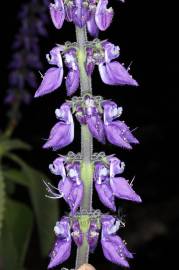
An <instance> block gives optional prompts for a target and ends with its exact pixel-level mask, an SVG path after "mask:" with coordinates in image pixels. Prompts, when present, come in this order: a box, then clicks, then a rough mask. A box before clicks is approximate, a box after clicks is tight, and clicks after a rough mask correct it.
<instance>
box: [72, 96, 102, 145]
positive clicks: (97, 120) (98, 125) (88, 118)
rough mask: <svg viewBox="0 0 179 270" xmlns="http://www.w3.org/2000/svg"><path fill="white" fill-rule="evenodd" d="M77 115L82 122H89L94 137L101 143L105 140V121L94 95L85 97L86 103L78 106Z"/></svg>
mask: <svg viewBox="0 0 179 270" xmlns="http://www.w3.org/2000/svg"><path fill="white" fill-rule="evenodd" d="M76 117H77V119H78V121H79V122H80V123H81V124H87V126H88V128H89V131H90V132H91V134H92V136H93V137H94V138H96V139H97V140H98V141H99V142H101V143H104V142H105V134H104V127H103V122H102V120H101V117H100V114H99V112H98V109H97V107H96V104H95V102H94V99H93V98H92V97H90V96H88V95H87V96H86V97H85V99H84V104H83V105H82V106H81V107H80V106H79V107H78V108H77V113H76Z"/></svg>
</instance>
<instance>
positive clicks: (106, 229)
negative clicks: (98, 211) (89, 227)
mask: <svg viewBox="0 0 179 270" xmlns="http://www.w3.org/2000/svg"><path fill="white" fill-rule="evenodd" d="M101 222H102V233H101V245H102V249H103V253H104V256H105V257H106V259H107V260H109V261H111V262H113V263H115V264H118V265H120V266H124V267H129V264H128V262H127V258H130V259H132V258H133V255H132V253H130V252H129V251H128V249H127V247H126V245H125V244H124V242H123V241H122V239H121V238H120V237H119V236H118V235H116V232H117V230H118V229H119V227H120V221H119V220H116V219H115V218H114V217H112V216H110V215H103V216H102V220H101Z"/></svg>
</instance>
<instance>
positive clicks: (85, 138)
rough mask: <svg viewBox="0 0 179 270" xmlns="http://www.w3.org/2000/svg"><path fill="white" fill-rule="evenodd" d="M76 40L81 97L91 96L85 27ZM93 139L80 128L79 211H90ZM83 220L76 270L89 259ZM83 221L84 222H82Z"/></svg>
mask: <svg viewBox="0 0 179 270" xmlns="http://www.w3.org/2000/svg"><path fill="white" fill-rule="evenodd" d="M76 38H77V43H78V46H79V49H78V65H79V70H80V87H81V96H83V95H84V94H86V93H91V94H92V87H91V77H89V76H88V75H87V73H86V70H85V61H86V48H85V43H86V41H87V34H86V27H84V28H78V27H77V26H76ZM92 152H93V139H92V136H91V134H90V132H89V130H88V127H87V126H86V125H82V126H81V154H82V163H81V179H82V181H83V184H84V197H83V201H82V204H81V210H87V211H90V210H92V196H93V163H92V159H91V156H92ZM81 219H82V220H83V224H80V225H81V226H80V227H81V228H82V232H83V235H84V237H83V244H82V245H81V247H79V248H78V250H77V256H76V269H77V268H79V267H80V266H81V265H83V264H84V263H88V257H89V245H88V242H87V239H86V233H87V231H88V228H89V217H88V216H83V217H81V218H80V220H81ZM84 221H85V222H84Z"/></svg>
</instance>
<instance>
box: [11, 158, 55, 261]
mask: <svg viewBox="0 0 179 270" xmlns="http://www.w3.org/2000/svg"><path fill="white" fill-rule="evenodd" d="M6 156H7V157H9V158H10V159H11V160H13V161H14V162H16V163H17V164H18V165H19V166H20V167H21V168H22V171H23V172H24V179H27V183H28V187H29V193H30V197H31V201H32V204H33V207H34V209H35V214H36V221H37V225H38V231H39V236H40V245H41V251H42V254H43V255H44V256H47V254H48V252H49V250H50V248H51V246H52V242H53V233H52V232H53V227H54V224H55V223H56V221H57V220H58V204H57V201H54V200H50V199H47V198H46V197H45V188H44V185H43V182H42V180H47V181H49V179H47V177H46V175H44V174H43V173H42V172H40V171H37V170H35V169H33V168H31V167H30V166H29V165H28V164H26V163H25V162H24V161H23V160H22V159H20V158H19V157H18V156H16V155H14V154H10V153H9V154H7V155H6Z"/></svg>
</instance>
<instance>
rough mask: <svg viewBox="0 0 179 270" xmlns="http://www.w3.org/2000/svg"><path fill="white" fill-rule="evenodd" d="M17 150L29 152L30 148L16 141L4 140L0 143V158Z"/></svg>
mask: <svg viewBox="0 0 179 270" xmlns="http://www.w3.org/2000/svg"><path fill="white" fill-rule="evenodd" d="M17 149H22V150H30V149H31V147H30V146H29V145H28V144H27V143H25V142H23V141H21V140H18V139H4V140H1V141H0V156H3V155H5V154H6V153H7V152H9V151H12V150H17Z"/></svg>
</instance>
